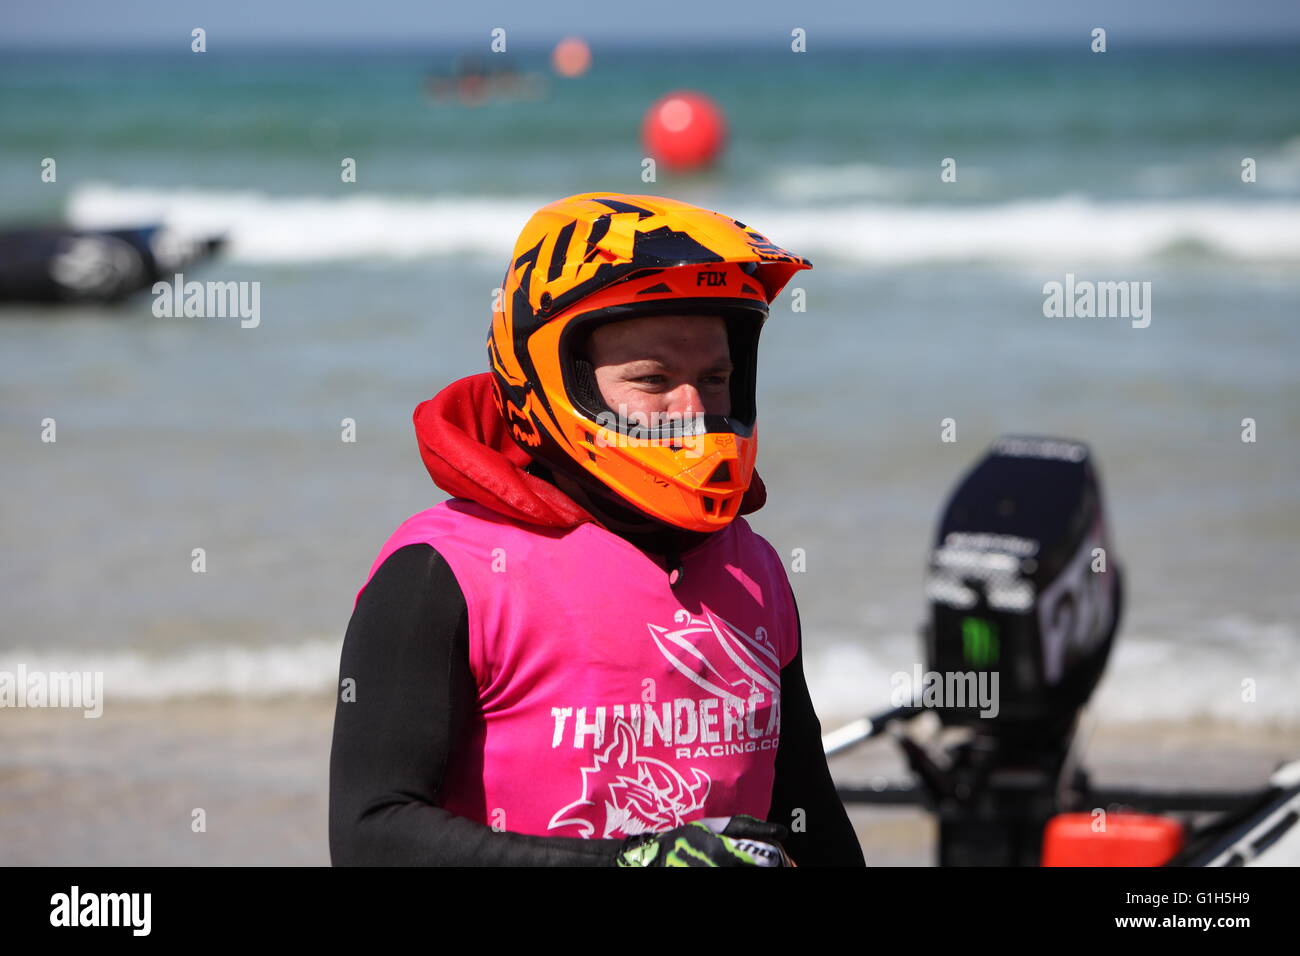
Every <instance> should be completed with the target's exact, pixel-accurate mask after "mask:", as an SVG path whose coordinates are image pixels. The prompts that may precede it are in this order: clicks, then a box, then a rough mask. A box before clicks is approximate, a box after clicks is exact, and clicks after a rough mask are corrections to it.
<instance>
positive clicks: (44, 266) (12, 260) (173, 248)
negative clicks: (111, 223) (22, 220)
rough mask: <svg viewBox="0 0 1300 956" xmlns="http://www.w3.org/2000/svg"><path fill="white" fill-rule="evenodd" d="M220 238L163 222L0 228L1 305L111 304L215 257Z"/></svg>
mask: <svg viewBox="0 0 1300 956" xmlns="http://www.w3.org/2000/svg"><path fill="white" fill-rule="evenodd" d="M224 243H225V239H224V237H220V236H211V237H206V238H198V239H193V238H185V237H181V236H178V235H176V234H175V233H174V232H172V231H170V230H168V229H166V228H164V227H162V226H157V225H154V226H142V227H139V228H135V229H68V228H65V227H59V226H53V227H33V228H25V229H6V230H0V303H18V302H46V303H112V302H120V301H121V300H123V299H125V298H127V297H128V296H129V295H131V294H132V293H134V292H138V291H140V290H142V289H147V288H150V287H151V286H152V285H153V284H154V283H155V282H157V281H159V280H160V279H164V278H170V277H171V276H172V275H173V273H174V272H176V271H177V270H179V269H182V268H184V267H185V266H188V265H191V264H192V263H195V262H200V261H202V260H204V259H208V258H210V257H212V256H213V255H215V254H216V253H217V252H218V250H220V249H221V247H222V245H223V244H224Z"/></svg>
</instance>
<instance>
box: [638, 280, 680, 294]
mask: <svg viewBox="0 0 1300 956" xmlns="http://www.w3.org/2000/svg"><path fill="white" fill-rule="evenodd" d="M672 291H673V290H672V289H670V288H669V287H668V283H666V282H660V283H659V284H658V285H652V286H651V287H650V288H648V289H642V290H641V291H640V292H638V293H637V295H663V294H664V293H665V292H672Z"/></svg>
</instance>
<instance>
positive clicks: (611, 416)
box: [559, 298, 767, 440]
mask: <svg viewBox="0 0 1300 956" xmlns="http://www.w3.org/2000/svg"><path fill="white" fill-rule="evenodd" d="M692 311H698V312H700V313H711V314H714V315H717V316H719V317H720V318H722V319H723V320H724V322H725V323H726V327H727V342H728V349H729V352H730V358H731V363H732V372H731V375H730V378H729V388H730V393H731V394H730V398H731V410H730V412H729V414H727V415H716V414H706V415H704V416H703V425H704V431H705V432H728V433H732V434H736V435H739V436H741V437H748V436H749V435H751V434H752V432H753V428H754V422H755V419H756V417H757V408H756V402H755V384H756V378H757V369H758V338H759V334H760V332H761V331H762V327H763V324H764V321H765V320H766V318H767V316H766V315H765V314H764V313H763V312H762V311H761V310H759V309H756V308H754V306H753V304H752V303H750V302H743V301H742V302H741V303H740V304H738V305H727V304H720V303H719V300H718V299H686V298H674V299H663V300H658V301H655V302H646V303H632V304H628V305H624V306H610V307H609V308H606V309H601V310H600V311H598V312H593V313H590V314H588V315H579V316H576V317H575V318H574V319H572V320H571V321H570V322H569V324H568V325H567V326H566V327H565V329H564V331H563V332H562V333H561V334H560V340H559V348H560V368H561V374H562V377H563V380H564V388H565V392H566V394H567V396H568V398H569V401H570V402H571V403H572V404H573V407H574V408H575V409H576V410H577V411H579V412H581V413H582V414H583V415H586V416H587V417H588V418H589V419H591V420H592V421H613V422H615V423H616V426H615V429H614V430H615V431H618V432H619V433H621V434H627V433H628V432H629V431H630V430H635V431H636V434H637V436H638V437H642V438H646V439H650V440H669V439H672V438H676V437H680V436H681V435H683V434H692V433H693V432H690V431H684V430H683V424H684V423H679V422H669V423H667V424H665V425H662V426H660V427H658V428H639V427H636V426H635V425H630V424H629V423H627V422H625V421H623V420H622V419H620V418H619V417H618V414H617V412H616V411H615V410H614V409H612V408H610V407H609V403H608V402H607V401H606V400H605V397H604V395H603V394H602V393H601V391H600V386H599V384H598V383H597V380H596V369H595V366H594V365H593V364H592V361H591V358H590V354H589V351H588V343H589V342H590V339H591V333H592V332H594V331H595V330H596V329H597V328H598V327H600V326H602V325H605V324H607V323H610V322H617V321H620V320H622V319H630V318H641V317H645V316H651V315H672V314H678V313H682V312H692Z"/></svg>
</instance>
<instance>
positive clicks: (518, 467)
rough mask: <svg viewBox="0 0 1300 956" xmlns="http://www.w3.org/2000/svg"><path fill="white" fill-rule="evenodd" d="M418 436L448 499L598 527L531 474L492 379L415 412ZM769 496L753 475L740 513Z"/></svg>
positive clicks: (555, 523)
mask: <svg viewBox="0 0 1300 956" xmlns="http://www.w3.org/2000/svg"><path fill="white" fill-rule="evenodd" d="M414 421H415V437H416V440H417V441H418V442H419V444H420V457H422V458H423V459H424V466H425V467H426V468H428V469H429V476H430V477H431V478H433V482H434V484H436V485H437V486H438V487H439V488H441V489H442V490H443V491H445V492H447V494H449V495H451V496H452V497H455V498H468V499H470V500H471V501H475V502H477V503H478V504H480V505H482V506H483V507H485V508H490V509H491V510H493V511H495V512H497V513H499V514H502V515H505V516H506V517H507V518H513V519H514V520H516V521H522V522H525V523H527V524H537V525H542V526H544V527H548V528H572V527H575V526H577V525H580V524H582V523H583V522H584V521H595V520H596V519H595V518H593V517H592V516H591V514H590V513H589V512H587V511H586V510H584V509H583V508H581V507H579V506H578V504H577V503H576V502H575V501H574V500H573V499H572V498H570V497H569V496H568V495H566V494H565V493H564V492H562V491H560V489H558V488H556V487H555V486H554V485H552V484H551V483H550V482H548V481H544V480H543V479H541V478H538V477H536V476H535V475H530V474H528V472H526V471H524V468H525V467H527V465H528V463H529V462H530V461H531V460H532V459H531V458H530V457H529V455H528V453H527V452H526V451H524V450H523V449H522V448H520V447H519V446H518V445H516V444H515V443H514V440H513V439H511V437H510V434H509V432H507V431H506V424H505V421H504V420H503V419H502V418H501V414H500V413H499V412H498V411H497V409H496V404H495V403H494V402H493V400H492V373H491V372H482V373H480V374H478V375H471V376H469V377H468V378H462V379H460V380H459V381H457V382H452V383H451V384H450V385H448V386H447V387H446V388H444V389H443V390H442V391H441V392H439V393H438V394H437V395H435V396H434V397H433V398H431V399H429V400H428V401H426V402H421V403H420V404H419V405H417V406H416V408H415V415H414ZM766 501H767V491H766V489H765V488H764V487H763V482H762V479H760V478H759V477H758V472H754V478H753V481H751V482H750V484H749V491H747V492H745V497H744V499H743V500H742V501H741V503H740V508H739V513H740V514H749V513H751V512H754V511H757V510H758V509H759V508H761V507H763V504H764V502H766Z"/></svg>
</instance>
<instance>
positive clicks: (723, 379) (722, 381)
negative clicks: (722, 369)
mask: <svg viewBox="0 0 1300 956" xmlns="http://www.w3.org/2000/svg"><path fill="white" fill-rule="evenodd" d="M704 381H705V382H706V383H708V384H709V385H715V386H719V387H721V386H723V385H726V384H727V376H725V375H706V376H704Z"/></svg>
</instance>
